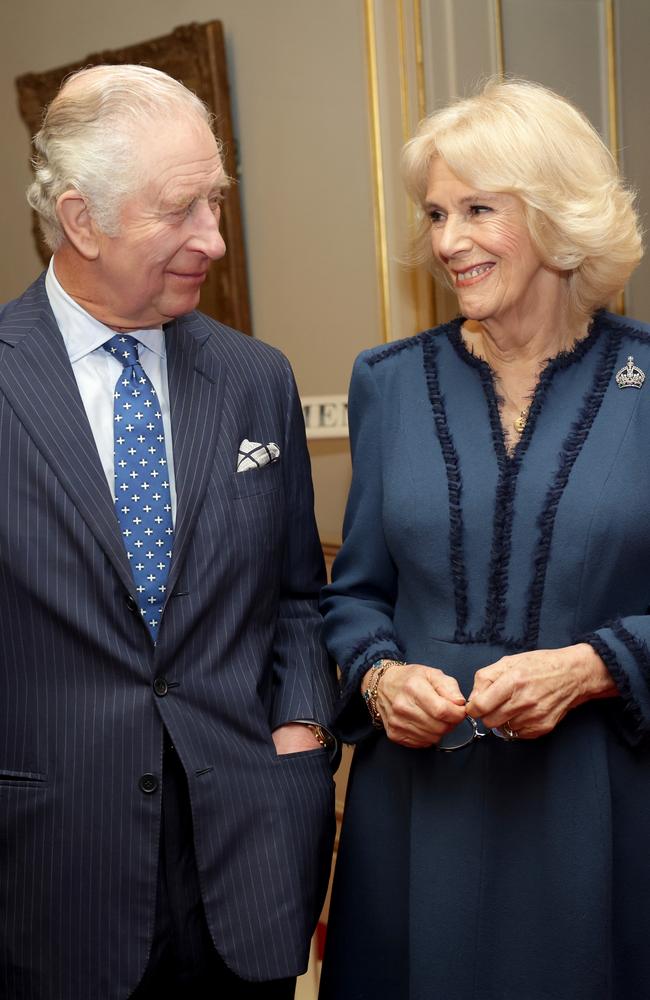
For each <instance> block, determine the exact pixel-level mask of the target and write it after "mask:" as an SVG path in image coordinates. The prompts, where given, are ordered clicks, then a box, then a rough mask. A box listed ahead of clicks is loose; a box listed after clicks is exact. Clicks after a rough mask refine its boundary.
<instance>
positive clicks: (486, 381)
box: [449, 310, 603, 469]
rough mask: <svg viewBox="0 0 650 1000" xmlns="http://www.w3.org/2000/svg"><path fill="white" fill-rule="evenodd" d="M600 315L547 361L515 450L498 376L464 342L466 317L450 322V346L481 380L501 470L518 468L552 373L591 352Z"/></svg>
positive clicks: (600, 325) (596, 336)
mask: <svg viewBox="0 0 650 1000" xmlns="http://www.w3.org/2000/svg"><path fill="white" fill-rule="evenodd" d="M602 316H603V312H602V310H600V311H599V312H597V313H596V314H595V315H594V317H593V319H592V321H591V323H590V326H589V332H588V333H587V336H586V337H583V338H582V340H579V341H578V342H577V343H576V344H574V345H573V347H571V348H569V349H568V350H565V351H560V352H559V353H558V354H555V355H554V356H553V357H550V358H548V359H547V360H546V362H545V364H544V365H543V367H542V369H541V371H540V373H539V377H538V379H537V382H536V383H535V388H534V390H533V392H532V395H531V397H530V405H529V407H528V416H527V418H526V425H525V427H524V429H523V431H522V433H521V434H520V436H519V440H518V441H517V442H516V443H515V446H514V448H512V449H511V450H510V449H509V448H508V446H507V443H506V440H507V433H506V429H505V427H504V426H503V421H502V419H501V403H502V397H501V396H500V394H499V391H498V388H497V383H498V376H497V375H496V373H495V371H494V369H493V368H492V366H491V365H490V364H489V362H488V361H486V360H485V359H484V358H481V357H479V356H478V355H477V354H475V353H474V352H473V350H472V349H471V348H470V347H468V346H467V344H466V343H465V341H464V339H463V335H462V332H461V328H462V325H463V323H464V322H465V317H464V316H459V317H458V318H457V319H455V320H454V321H453V322H452V324H451V329H450V333H449V339H450V342H451V344H452V346H453V347H454V349H455V351H456V353H457V354H458V356H459V357H460V358H461V359H462V360H463V361H464V362H465V363H466V364H467V365H469V366H470V367H472V368H474V369H475V370H477V371H478V374H479V376H480V379H481V384H482V386H483V392H484V394H485V399H486V403H487V407H488V413H489V416H490V424H491V428H492V441H493V444H494V449H495V452H496V455H497V460H498V463H499V467H500V468H502V469H505V468H510V467H515V468H517V467H518V466H519V465H520V464H521V460H522V458H523V456H524V454H525V452H526V451H527V449H528V446H529V444H530V442H531V439H532V437H533V433H534V431H535V426H536V424H537V420H538V417H539V415H540V413H541V411H542V409H543V405H544V400H545V398H546V395H547V389H548V387H549V385H550V383H551V381H552V379H553V377H554V375H555V373H556V372H557V371H559V370H561V369H565V368H568V367H570V366H571V365H573V364H575V363H576V362H577V361H580V360H581V359H582V358H584V356H585V355H586V354H587V353H588V352H589V350H591V348H592V347H593V346H594V344H595V343H596V341H597V340H598V337H599V335H600V332H601V329H602V322H601V320H602Z"/></svg>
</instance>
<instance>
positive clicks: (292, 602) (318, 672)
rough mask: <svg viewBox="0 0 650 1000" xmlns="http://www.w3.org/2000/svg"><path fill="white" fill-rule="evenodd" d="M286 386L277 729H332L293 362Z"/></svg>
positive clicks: (331, 681)
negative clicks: (307, 725) (313, 725)
mask: <svg viewBox="0 0 650 1000" xmlns="http://www.w3.org/2000/svg"><path fill="white" fill-rule="evenodd" d="M286 387H287V415H286V423H285V427H286V431H285V437H284V442H283V449H282V456H281V461H282V468H283V475H284V490H285V497H286V508H285V510H286V536H285V537H286V542H285V547H284V554H283V563H282V573H281V590H280V600H279V608H278V617H277V623H276V630H275V639H274V648H273V700H272V707H271V718H270V723H271V728H272V729H277V728H278V726H282V725H284V724H285V723H287V722H291V721H292V720H295V719H313V720H315V721H316V722H319V723H320V724H322V725H324V726H330V725H331V721H332V716H333V712H334V705H335V703H336V670H335V667H334V664H333V662H332V661H331V659H330V658H329V656H328V655H327V652H326V649H325V646H324V643H323V638H322V618H321V615H320V612H319V610H318V595H319V592H320V588H321V587H322V585H323V583H324V582H325V564H324V560H323V552H322V548H321V544H320V540H319V537H318V531H317V528H316V521H315V518H314V492H313V487H312V481H311V467H310V461H309V452H308V451H307V441H306V437H305V424H304V419H303V415H302V407H301V405H300V399H299V397H298V391H297V388H296V384H295V381H294V378H293V373H292V372H291V369H290V367H289V364H288V362H286Z"/></svg>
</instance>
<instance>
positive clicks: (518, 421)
mask: <svg viewBox="0 0 650 1000" xmlns="http://www.w3.org/2000/svg"><path fill="white" fill-rule="evenodd" d="M527 420H528V407H526V409H525V410H522V411H521V413H520V414H519V416H518V417H516V418H515V420H514V427H515V430H516V431H517V434H523V433H524V429H525V427H526V421H527Z"/></svg>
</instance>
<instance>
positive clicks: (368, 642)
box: [321, 354, 404, 743]
mask: <svg viewBox="0 0 650 1000" xmlns="http://www.w3.org/2000/svg"><path fill="white" fill-rule="evenodd" d="M382 402H383V401H382V398H381V395H380V392H379V389H378V386H377V384H376V380H375V378H374V375H373V368H372V367H371V366H370V365H369V364H368V361H367V360H366V357H365V355H363V354H362V355H361V356H360V357H359V358H358V359H357V361H356V363H355V366H354V371H353V373H352V381H351V384H350V394H349V400H348V416H349V424H350V447H351V450H352V470H353V471H352V486H351V489H350V496H349V499H348V505H347V509H346V513H345V520H344V525H343V545H342V547H341V550H340V552H339V554H338V556H337V557H336V560H335V562H334V567H333V570H332V583H331V584H330V585H329V586H328V587H326V588H325V590H324V591H323V597H322V600H321V609H322V611H323V614H324V616H325V640H326V642H327V646H328V648H329V650H330V652H331V653H332V655H333V656H334V658H335V659H336V661H337V662H338V664H339V667H340V669H341V695H340V699H339V707H338V711H337V717H336V730H337V732H338V734H339V735H340V736H341V738H342V739H343V740H345V741H346V742H350V743H355V742H358V741H359V740H361V739H363V738H364V737H365V736H368V735H369V734H370V733H371V732H372V731H373V730H372V726H371V724H370V717H369V715H368V710H367V708H366V706H365V704H364V702H363V699H362V698H361V695H360V692H359V685H360V683H361V679H362V677H363V675H364V674H365V672H366V670H367V669H368V668H369V667H370V666H371V664H372V663H373V662H374V661H375V660H377V659H379V658H380V657H388V658H395V659H403V658H404V655H403V651H402V648H401V646H400V644H399V641H398V639H397V636H396V634H395V630H394V628H393V608H394V604H395V598H396V593H397V571H396V568H395V564H394V562H393V560H392V558H391V555H390V552H389V550H388V546H387V544H386V538H385V536H384V529H383V519H382V506H383V502H382V501H383V495H382V492H383V491H382V481H383V475H384V470H383V469H382V455H381V422H382Z"/></svg>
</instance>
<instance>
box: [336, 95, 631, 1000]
mask: <svg viewBox="0 0 650 1000" xmlns="http://www.w3.org/2000/svg"><path fill="white" fill-rule="evenodd" d="M404 165H405V176H406V180H407V184H408V187H409V190H410V192H411V193H412V196H413V198H414V199H415V201H416V203H417V205H418V206H419V208H420V210H421V213H422V219H423V229H422V241H421V243H420V250H421V251H422V252H423V253H424V252H426V253H427V254H428V255H429V257H430V258H432V259H433V263H434V265H435V269H436V271H438V272H439V273H442V274H443V275H444V277H445V279H446V280H447V281H448V282H449V283H450V284H451V285H452V286H453V288H454V290H455V292H456V293H457V296H458V299H459V303H460V309H461V312H462V316H461V317H460V318H459V319H457V320H454V321H453V322H451V323H448V324H446V325H444V326H441V327H439V328H437V329H435V330H428V331H426V332H425V333H422V334H420V335H418V336H416V337H413V338H411V339H408V340H404V341H401V342H399V343H394V344H390V345H388V346H383V347H379V348H375V349H373V350H370V351H366V352H364V353H363V354H362V355H361V356H360V358H359V359H358V361H357V363H356V366H355V369H354V374H353V378H352V386H351V390H350V428H351V439H352V450H353V461H354V475H353V483H352V489H351V494H350V499H349V505H348V510H347V514H346V521H345V540H344V543H343V547H342V549H341V552H340V554H339V557H338V559H337V560H336V563H335V568H334V578H333V583H332V584H331V586H330V587H329V588H327V590H326V592H325V596H324V601H323V608H324V612H325V619H326V624H325V631H326V638H327V642H328V644H329V648H330V650H331V652H332V653H333V654H334V655H335V656H336V658H337V660H338V662H339V663H340V665H341V669H342V672H343V692H342V699H341V708H340V716H339V726H340V733H341V735H342V737H343V738H344V739H345V740H348V741H350V742H353V743H357V744H358V745H357V748H356V752H355V756H354V763H353V768H352V773H351V776H350V782H349V792H348V801H347V806H346V814H345V822H344V829H343V835H342V839H341V845H340V851H339V861H338V870H337V873H336V880H335V888H334V894H333V900H332V907H331V913H330V925H329V939H328V947H327V951H326V956H325V966H324V971H323V981H322V993H321V997H322V998H326V1000H352V998H354V1000H363V998H368V1000H370V998H372V1000H377V998H382V1000H383V998H386V1000H406V998H409V1000H415V998H418V1000H469V998H476V1000H479V998H480V1000H551V998H552V1000H614V998H615V1000H636V998H642V997H647V996H648V995H649V991H650V985H649V984H650V948H649V947H648V940H647V938H648V928H649V927H650V861H649V860H648V857H649V852H650V847H649V845H650V615H649V614H648V612H649V611H650V608H649V607H648V605H649V604H650V514H649V511H650V445H649V442H650V378H646V375H650V336H649V333H650V330H649V328H648V327H645V326H642V325H641V324H639V323H636V322H633V321H630V320H626V319H622V318H620V317H618V316H614V315H612V314H610V313H608V312H605V311H604V308H603V307H605V306H606V305H607V303H608V302H611V300H612V297H613V296H614V295H615V294H616V293H617V292H618V291H619V290H620V289H621V287H622V286H623V284H624V282H625V281H626V279H627V278H628V276H629V274H630V272H631V271H632V269H633V268H634V266H635V265H636V264H637V263H638V261H639V259H640V256H641V241H640V235H639V230H638V225H637V219H636V216H635V212H634V209H633V204H632V202H633V199H632V197H631V195H630V194H629V193H628V192H627V191H626V190H625V189H624V187H623V185H622V184H621V182H620V180H619V178H618V176H617V172H616V167H615V164H614V162H613V160H612V157H611V156H610V154H609V152H608V151H607V149H606V148H605V146H604V145H603V143H602V141H601V140H600V138H599V137H598V135H597V134H596V132H595V131H594V129H593V128H592V127H591V126H590V125H589V123H588V122H587V121H586V119H585V118H584V116H583V115H582V114H581V113H580V112H579V111H577V110H576V109H575V108H574V107H572V106H571V105H570V104H569V103H568V102H566V101H565V100H563V99H562V98H560V97H558V96H557V95H555V94H553V93H551V92H549V91H548V90H545V89H544V88H542V87H540V86H536V85H534V84H530V83H526V82H518V81H511V82H505V83H501V82H491V83H489V84H488V85H487V87H486V88H485V89H484V90H483V91H482V93H480V94H478V95H477V96H475V97H472V98H470V99H468V100H463V101H460V102H458V103H455V104H453V105H452V106H450V107H448V108H446V109H444V110H442V111H440V112H438V113H436V114H434V115H432V116H431V117H430V118H428V119H427V120H425V121H424V123H423V124H422V125H421V127H420V130H419V132H418V134H417V136H416V138H414V139H413V140H412V141H411V142H409V143H408V145H407V146H406V149H405V153H404ZM425 248H426V249H425ZM444 751H448V752H444Z"/></svg>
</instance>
